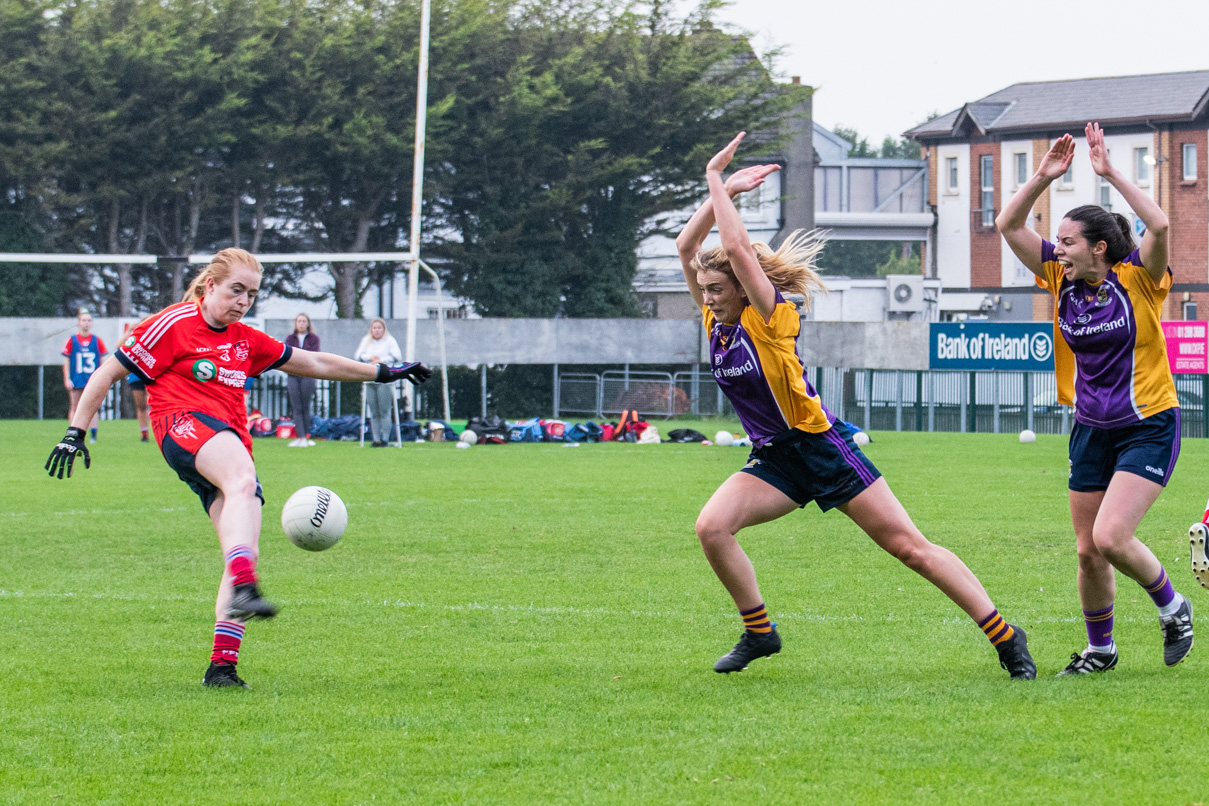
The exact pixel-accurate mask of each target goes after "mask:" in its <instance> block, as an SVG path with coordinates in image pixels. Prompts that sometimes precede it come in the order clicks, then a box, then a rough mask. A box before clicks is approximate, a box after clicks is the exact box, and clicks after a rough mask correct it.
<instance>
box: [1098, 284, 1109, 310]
mask: <svg viewBox="0 0 1209 806" xmlns="http://www.w3.org/2000/svg"><path fill="white" fill-rule="evenodd" d="M1107 304H1108V289H1107V288H1101V289H1100V290H1099V291H1097V292H1096V307H1097V308H1099V307H1101V306H1103V305H1107Z"/></svg>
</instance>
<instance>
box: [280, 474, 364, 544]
mask: <svg viewBox="0 0 1209 806" xmlns="http://www.w3.org/2000/svg"><path fill="white" fill-rule="evenodd" d="M347 527H348V510H347V509H346V508H345V506H344V502H343V501H341V500H340V496H338V495H336V494H335V493H334V492H332V491H331V490H329V489H327V488H326V487H303V488H302V489H301V490H299V491H298V492H296V493H294V494H293V495H291V496H290V498H289V500H288V501H286V502H285V507H283V508H282V510H281V528H282V529H284V530H285V534H286V537H288V538H289V539H290V542H291V543H293V544H294V545H295V546H297V547H298V548H300V549H306V550H307V551H323V550H324V549H330V548H331V547H332V546H334V545H336V541H338V540H339V539H340V538H341V536H343V535H344V530H345V529H346V528H347Z"/></svg>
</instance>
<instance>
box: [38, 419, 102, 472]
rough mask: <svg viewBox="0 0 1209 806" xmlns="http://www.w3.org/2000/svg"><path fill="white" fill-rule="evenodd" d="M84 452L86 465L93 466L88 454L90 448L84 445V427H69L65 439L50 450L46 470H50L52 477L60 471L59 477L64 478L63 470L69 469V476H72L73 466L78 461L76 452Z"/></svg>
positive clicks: (87, 466) (86, 466)
mask: <svg viewBox="0 0 1209 806" xmlns="http://www.w3.org/2000/svg"><path fill="white" fill-rule="evenodd" d="M77 453H82V454H84V467H85V468H89V467H92V459H91V458H89V456H88V449H87V448H85V447H84V429H83V428H68V429H67V436H65V437H63V441H62V442H60V443H59V444H58V445H56V446H55V449H54V450H53V451H51V452H50V458H49V459H47V460H46V468H45V469H46V470H49V471H50V476H51V478H54V475H55V471H56V470H57V471H58V472H59V478H63V471H64V470H66V471H67V478H71V466H72V464H73V463H74V462H75V461H76V454H77Z"/></svg>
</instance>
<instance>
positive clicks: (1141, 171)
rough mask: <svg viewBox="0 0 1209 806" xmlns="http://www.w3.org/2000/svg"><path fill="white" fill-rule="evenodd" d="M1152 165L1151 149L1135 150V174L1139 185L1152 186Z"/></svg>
mask: <svg viewBox="0 0 1209 806" xmlns="http://www.w3.org/2000/svg"><path fill="white" fill-rule="evenodd" d="M1150 165H1151V156H1150V149H1149V148H1135V149H1134V150H1133V174H1134V179H1135V180H1136V181H1137V183H1138V184H1139V185H1149V184H1150Z"/></svg>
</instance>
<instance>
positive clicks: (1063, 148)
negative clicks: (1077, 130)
mask: <svg viewBox="0 0 1209 806" xmlns="http://www.w3.org/2000/svg"><path fill="white" fill-rule="evenodd" d="M1074 159H1075V138H1073V137H1071V136H1070V135H1069V134H1064V135H1062V136H1061V137H1059V138H1058V142H1056V143H1054V145H1053V146H1052V147H1051V148H1050V150H1049V151H1048V152H1046V155H1045V156H1044V157H1042V158H1041V164H1040V165H1038V166H1037V173H1039V174H1041V175H1042V176H1043V177H1045V178H1046V179H1048V180H1049V181H1051V182H1052V181H1054V180H1055V179H1057V178H1058V177H1060V176H1063V175H1065V174H1066V172H1067V171H1069V170H1070V164H1071V162H1072V161H1073V160H1074Z"/></svg>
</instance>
